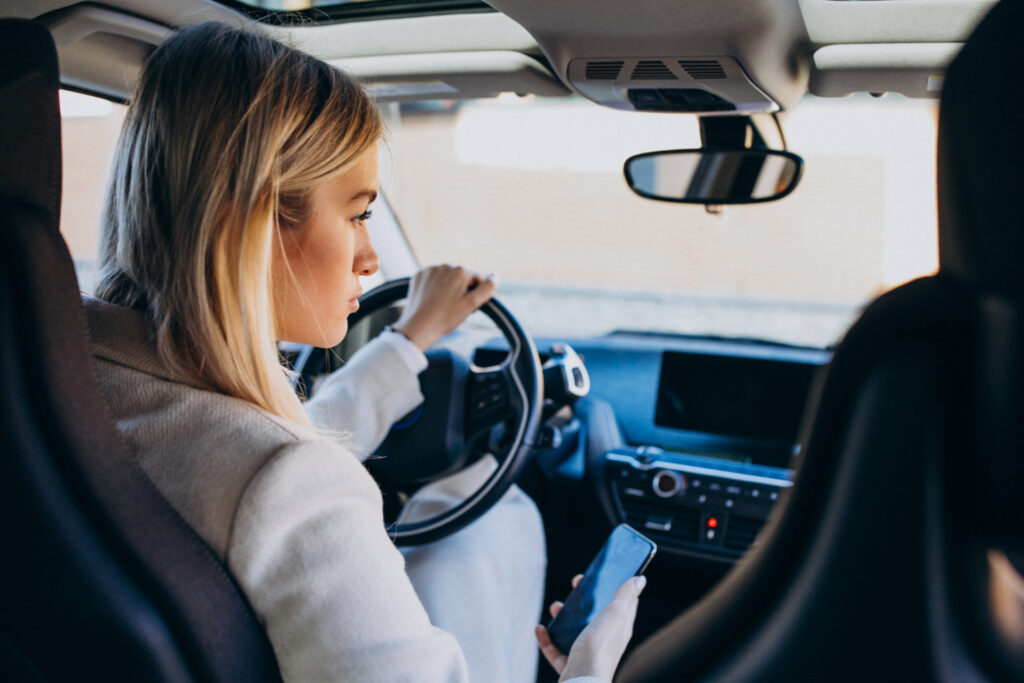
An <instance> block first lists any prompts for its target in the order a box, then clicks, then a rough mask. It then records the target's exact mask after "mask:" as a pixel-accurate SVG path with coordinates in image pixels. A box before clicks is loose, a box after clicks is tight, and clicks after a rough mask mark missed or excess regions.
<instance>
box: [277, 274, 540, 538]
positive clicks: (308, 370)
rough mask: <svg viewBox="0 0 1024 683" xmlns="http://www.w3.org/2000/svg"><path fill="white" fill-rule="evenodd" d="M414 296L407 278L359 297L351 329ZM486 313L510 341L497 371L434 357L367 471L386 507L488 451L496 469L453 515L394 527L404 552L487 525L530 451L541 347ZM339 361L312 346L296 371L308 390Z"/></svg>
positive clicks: (442, 353) (495, 311)
mask: <svg viewBox="0 0 1024 683" xmlns="http://www.w3.org/2000/svg"><path fill="white" fill-rule="evenodd" d="M408 292H409V278H401V279H397V280H392V281H390V282H386V283H384V284H382V285H380V286H379V287H376V288H374V289H372V290H370V291H369V292H366V293H365V294H363V295H362V296H361V297H360V298H359V310H358V311H356V312H355V313H353V314H352V315H350V316H349V329H350V330H351V329H353V328H355V326H356V325H357V324H358V323H359V321H361V320H363V319H365V318H367V317H368V316H371V315H373V314H374V313H376V312H378V311H380V310H382V309H384V308H385V307H387V306H390V305H392V304H394V303H396V302H398V301H400V300H402V299H404V298H406V296H407V295H408ZM480 311H481V312H482V313H483V314H484V315H486V316H487V317H488V318H490V319H491V321H493V322H494V324H495V325H496V326H497V328H498V329H499V330H500V331H501V333H502V335H504V337H505V339H506V340H507V341H508V345H509V353H508V355H507V356H506V357H505V358H504V360H502V362H501V363H500V364H499V365H496V366H494V367H487V368H481V367H478V366H476V365H475V364H473V363H472V362H471V361H469V360H467V359H466V358H463V357H462V356H461V355H459V354H457V353H454V352H452V351H450V350H448V349H443V348H440V349H428V350H427V354H426V355H427V361H428V366H427V369H426V370H424V371H423V372H422V373H420V376H419V380H420V390H421V392H422V393H423V397H424V401H423V403H422V404H420V406H419V407H417V408H416V409H415V410H413V411H412V412H411V413H410V414H408V415H406V416H405V417H403V418H402V419H401V420H399V421H398V422H396V423H395V424H394V425H393V426H392V428H391V431H390V432H389V433H388V436H387V437H386V438H385V440H384V442H383V443H382V444H381V446H380V447H379V448H378V449H377V450H376V452H375V456H373V457H371V458H370V459H369V460H368V461H367V468H368V469H369V470H370V472H371V473H372V474H373V476H374V478H376V479H377V482H378V484H380V486H381V488H382V489H383V491H384V494H385V501H386V502H387V501H397V500H400V499H401V498H402V497H403V496H406V495H408V492H409V491H410V490H415V488H416V487H418V486H422V485H424V484H427V483H429V482H432V481H436V480H437V479H440V478H442V477H445V476H448V475H450V474H453V473H455V472H458V471H460V470H462V469H464V468H466V467H468V466H469V465H471V464H473V463H474V462H475V461H476V460H477V459H478V457H477V456H478V455H479V454H481V453H482V452H483V450H485V449H486V450H488V451H489V452H490V453H491V454H492V455H493V456H494V458H495V459H496V460H497V467H496V468H495V469H494V471H493V472H492V473H491V474H490V476H489V477H488V478H487V479H486V480H485V481H484V482H483V484H481V485H480V486H479V487H478V488H477V489H476V490H475V491H474V492H473V493H471V494H470V495H469V496H467V497H466V498H465V499H464V500H462V501H461V502H460V503H458V504H457V505H455V506H454V507H451V508H449V509H447V510H444V511H442V512H440V513H438V514H436V515H435V516H433V517H430V518H428V519H424V520H420V521H416V522H413V523H408V524H405V523H403V524H397V523H394V522H391V523H389V525H388V532H389V534H390V535H391V537H392V538H393V539H394V541H395V543H396V544H398V545H420V544H423V543H429V542H431V541H435V540H437V539H439V538H443V537H445V536H448V535H449V534H452V533H454V532H456V531H458V530H459V529H462V528H463V527H465V526H466V525H468V524H470V523H471V522H472V521H474V520H475V519H477V518H478V517H480V516H481V515H482V514H483V513H485V512H486V511H487V510H488V509H490V507H491V506H493V505H494V504H495V503H497V502H498V500H499V499H500V498H501V497H502V495H504V493H505V492H506V491H507V490H508V489H509V487H510V486H512V484H513V483H514V482H515V480H516V478H517V477H518V476H519V472H520V470H521V469H522V467H523V465H524V464H525V463H526V460H527V458H528V457H529V455H530V452H531V450H532V449H533V446H534V440H535V438H536V435H537V430H538V428H539V427H540V420H541V409H542V407H543V395H544V385H543V374H542V371H541V363H540V358H539V356H538V355H537V349H536V347H535V346H534V344H533V340H532V339H530V337H529V335H527V334H526V332H525V331H524V330H523V328H522V326H521V325H520V324H519V322H518V321H517V320H516V319H515V318H514V317H513V316H512V314H511V313H509V311H508V309H506V308H505V307H504V306H503V305H502V304H501V303H500V302H498V301H497V300H495V299H491V300H490V301H488V302H487V303H485V304H484V305H483V306H482V307H481V308H480ZM339 357H340V356H339V355H338V354H335V353H331V352H326V353H314V352H313V349H312V347H307V349H305V350H304V351H303V352H302V353H301V354H300V355H299V358H298V359H297V360H296V363H295V371H296V372H297V373H298V374H299V377H300V379H301V380H302V381H304V383H305V385H306V386H307V387H309V386H312V382H311V380H312V379H313V378H314V377H316V376H318V375H321V374H324V373H325V372H330V371H332V370H333V369H334V368H333V367H331V365H332V360H331V359H332V358H339ZM385 507H386V508H387V507H388V506H387V505H386V506H385ZM391 512H392V513H394V512H395V510H392V511H391ZM386 514H387V513H386Z"/></svg>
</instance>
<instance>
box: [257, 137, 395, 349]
mask: <svg viewBox="0 0 1024 683" xmlns="http://www.w3.org/2000/svg"><path fill="white" fill-rule="evenodd" d="M376 197H377V146H376V145H374V146H373V147H371V148H370V149H368V150H366V151H365V152H363V154H362V155H360V156H359V157H358V158H357V161H356V163H355V165H353V166H352V167H351V168H350V169H349V170H348V171H346V172H345V173H344V174H342V175H340V176H338V177H337V178H335V179H333V180H330V181H328V182H326V183H323V184H322V185H320V186H319V187H317V188H315V189H314V190H313V193H312V196H311V197H310V204H309V213H308V215H307V217H306V219H305V220H304V221H303V222H301V223H300V224H299V225H297V226H296V227H294V228H288V229H284V230H281V232H280V235H281V240H280V243H279V244H278V246H277V247H276V248H275V249H274V254H273V260H272V268H273V279H274V311H275V320H274V324H275V326H276V331H277V338H278V340H280V341H290V342H297V343H300V344H311V345H313V346H321V347H329V346H334V345H335V344H337V343H338V342H340V341H341V340H342V339H343V338H344V337H345V333H346V332H347V331H348V316H349V314H350V313H353V312H355V311H356V309H358V308H359V302H358V301H357V299H358V297H359V295H360V294H361V293H362V288H361V286H360V284H359V276H360V275H371V274H373V273H375V272H377V269H378V268H379V267H380V262H379V260H378V258H377V252H375V251H374V250H373V245H371V244H370V236H369V234H368V233H367V231H366V219H367V218H369V207H370V204H371V203H372V202H373V200H374V199H375V198H376Z"/></svg>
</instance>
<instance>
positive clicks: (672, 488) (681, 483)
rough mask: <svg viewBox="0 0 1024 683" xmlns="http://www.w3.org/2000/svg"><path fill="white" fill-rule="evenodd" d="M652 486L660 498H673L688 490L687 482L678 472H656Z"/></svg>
mask: <svg viewBox="0 0 1024 683" xmlns="http://www.w3.org/2000/svg"><path fill="white" fill-rule="evenodd" d="M651 486H652V487H653V489H654V493H655V495H657V496H658V497H659V498H672V497H673V496H675V495H677V494H679V493H682V492H683V491H685V490H686V481H685V480H684V479H683V477H682V476H681V475H680V474H679V473H678V472H673V471H672V470H659V471H658V472H655V474H654V478H653V479H652V480H651Z"/></svg>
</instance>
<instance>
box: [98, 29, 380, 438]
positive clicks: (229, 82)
mask: <svg viewBox="0 0 1024 683" xmlns="http://www.w3.org/2000/svg"><path fill="white" fill-rule="evenodd" d="M381 131H382V124H381V120H380V116H379V114H378V113H377V111H376V109H375V107H374V105H373V102H372V101H371V100H370V98H369V97H368V96H367V95H366V93H364V92H363V90H362V89H361V88H360V87H359V86H358V85H357V84H356V83H355V82H353V81H352V80H351V79H350V78H348V77H347V76H345V75H344V74H342V73H341V72H340V71H338V70H336V69H334V68H332V67H330V66H328V65H327V64H325V63H323V62H321V61H319V60H317V59H315V58H313V57H310V56H309V55H306V54H303V53H301V52H299V51H297V50H293V49H291V48H288V47H286V46H285V45H282V44H281V43H279V42H277V41H275V40H273V39H271V38H269V37H267V36H264V35H260V34H258V33H254V32H252V31H243V30H239V29H236V28H232V27H229V26H227V25H224V24H217V23H205V24H199V25H196V26H192V27H189V28H186V29H184V30H182V31H180V32H179V33H177V34H176V35H175V36H173V37H171V38H170V39H168V40H167V41H166V42H164V43H163V44H162V45H161V46H160V47H159V48H157V49H156V50H155V51H154V53H153V55H152V56H151V57H150V59H149V60H148V62H147V63H146V65H145V67H144V68H143V71H142V74H141V76H140V78H139V82H138V85H137V87H136V90H135V94H134V96H133V98H132V101H131V104H130V106H129V108H128V112H127V115H126V119H125V123H124V128H123V129H122V131H121V137H120V139H119V141H118V144H117V150H116V152H115V156H114V162H113V169H112V172H111V180H110V184H109V188H108V194H107V199H106V205H105V211H104V219H105V224H104V227H103V238H102V245H101V256H100V267H101V280H100V284H99V286H98V287H97V292H96V294H97V296H98V297H100V298H102V299H105V300H107V301H109V302H111V303H115V304H120V305H123V306H130V307H134V308H137V309H140V310H143V311H145V312H146V313H147V315H148V316H149V318H150V320H151V322H152V323H153V326H154V328H155V332H156V344H157V352H158V353H159V355H160V358H161V360H162V361H163V362H164V363H165V364H166V365H167V367H168V368H169V369H171V370H172V372H174V373H175V374H176V375H179V376H182V377H184V378H186V379H188V380H189V381H192V382H194V383H197V384H199V385H200V386H205V387H208V388H211V389H214V390H216V391H219V392H222V393H225V394H228V395H231V396H235V397H237V398H241V399H245V400H247V401H250V402H251V403H254V404H255V405H257V406H259V407H260V408H262V409H264V410H267V411H269V412H271V413H273V414H275V415H278V416H280V417H283V418H286V419H288V420H291V421H292V422H295V423H297V424H299V425H302V426H307V427H308V426H309V420H308V418H307V417H306V415H305V413H304V412H303V409H302V405H301V403H300V402H299V400H298V398H297V397H296V395H295V393H294V391H293V390H292V388H291V384H290V382H289V381H288V377H287V375H286V371H285V369H284V368H283V367H282V364H281V359H280V357H279V355H278V352H277V347H276V337H275V330H274V320H275V317H274V308H273V296H272V291H273V290H272V287H273V286H274V283H273V282H272V281H271V270H272V269H271V255H272V252H273V247H274V244H275V241H276V240H278V239H280V236H279V234H278V232H279V231H280V230H282V229H295V228H296V226H297V224H298V223H299V222H300V221H301V220H302V218H303V216H304V212H305V211H306V210H307V201H308V198H309V195H310V193H311V192H312V190H313V188H314V187H315V186H317V185H318V184H320V183H322V182H324V181H325V180H328V179H330V178H332V177H335V176H336V175H337V174H339V173H341V172H343V171H345V170H346V169H347V168H348V167H350V166H351V164H352V163H353V162H354V161H355V160H356V159H357V157H359V155H360V154H361V153H363V152H364V151H366V150H367V149H369V148H370V147H371V146H372V145H373V144H374V143H375V142H376V141H377V139H378V138H379V137H380V135H381Z"/></svg>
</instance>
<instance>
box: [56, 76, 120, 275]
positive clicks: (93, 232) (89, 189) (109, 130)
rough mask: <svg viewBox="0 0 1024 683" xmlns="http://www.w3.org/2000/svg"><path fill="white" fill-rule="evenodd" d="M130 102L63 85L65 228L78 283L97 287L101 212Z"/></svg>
mask: <svg viewBox="0 0 1024 683" xmlns="http://www.w3.org/2000/svg"><path fill="white" fill-rule="evenodd" d="M125 109H126V108H125V107H124V105H121V104H116V103H113V102H108V101H107V100H103V99H100V98H98V97H90V96H88V95H82V94H79V93H75V92H71V91H68V90H62V91H61V93H60V113H61V135H62V140H61V143H62V146H63V150H64V154H63V156H64V169H63V178H64V191H63V197H62V204H61V211H60V231H61V234H63V235H64V240H65V241H66V242H67V243H68V248H69V249H70V250H71V257H72V258H73V259H74V261H75V271H76V272H77V273H78V286H79V288H80V289H81V290H82V291H83V292H91V291H92V289H93V284H94V283H95V280H96V259H97V247H98V245H99V234H100V214H101V212H102V209H103V197H104V193H105V190H106V185H107V176H108V174H109V172H110V161H111V158H112V156H113V153H114V144H115V143H116V142H117V134H118V132H119V131H120V129H121V121H122V119H123V118H124V112H125Z"/></svg>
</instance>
